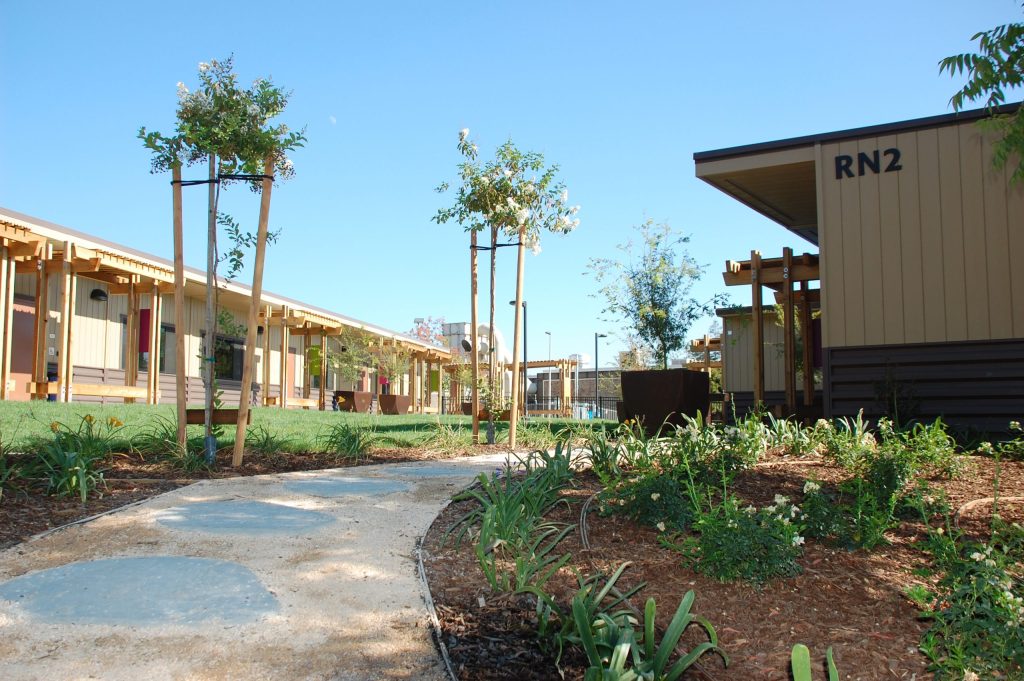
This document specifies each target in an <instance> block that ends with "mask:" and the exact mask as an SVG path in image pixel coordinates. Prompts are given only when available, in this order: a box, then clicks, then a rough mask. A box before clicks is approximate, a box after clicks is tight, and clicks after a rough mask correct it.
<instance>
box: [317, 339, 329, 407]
mask: <svg viewBox="0 0 1024 681" xmlns="http://www.w3.org/2000/svg"><path fill="white" fill-rule="evenodd" d="M319 399H320V411H327V331H326V330H325V329H324V328H323V327H321V328H320V398H319Z"/></svg>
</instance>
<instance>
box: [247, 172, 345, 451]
mask: <svg viewBox="0 0 1024 681" xmlns="http://www.w3.org/2000/svg"><path fill="white" fill-rule="evenodd" d="M273 172H274V161H273V159H269V158H268V159H267V160H266V161H265V162H264V163H263V176H264V177H263V186H262V192H261V194H260V218H259V225H258V227H257V230H256V255H255V261H254V263H253V269H252V297H251V298H250V299H249V321H248V326H246V329H245V355H244V359H243V360H242V394H241V395H240V396H239V398H238V421H237V423H236V424H235V449H234V453H233V454H232V456H231V465H232V466H233V467H234V468H238V467H239V466H241V465H242V455H243V452H244V450H245V426H246V424H248V422H249V394H250V393H251V390H252V375H253V365H254V364H255V363H256V325H257V322H258V318H259V312H260V298H261V297H262V295H263V260H264V256H265V254H266V252H267V224H268V223H269V222H270V191H271V189H272V188H273V186H274V182H273V180H271V179H269V178H270V176H271V174H272V173H273ZM263 333H270V318H269V317H268V318H267V320H266V326H265V328H264V329H263ZM306 338H307V339H308V338H309V336H306ZM321 338H323V336H322V335H321ZM269 359H270V358H269V357H264V358H263V361H264V362H266V361H268V360H269ZM307 361H308V360H307ZM326 361H327V357H326V356H325V354H324V352H323V341H321V346H320V365H321V368H323V366H324V362H326ZM307 366H308V364H307ZM306 373H307V374H308V373H309V372H308V371H307V372H306ZM322 375H323V371H322V370H321V376H322ZM323 389H324V388H323V380H322V379H321V383H320V392H321V394H323ZM322 404H323V401H322V400H321V405H322Z"/></svg>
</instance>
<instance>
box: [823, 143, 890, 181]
mask: <svg viewBox="0 0 1024 681" xmlns="http://www.w3.org/2000/svg"><path fill="white" fill-rule="evenodd" d="M883 159H888V162H887V163H886V164H885V169H884V170H883V169H882V161H883ZM854 161H856V162H857V175H856V176H857V177H863V176H864V173H865V172H867V171H868V170H870V171H871V172H872V173H874V174H875V175H878V174H879V173H895V172H896V171H898V170H903V166H902V165H901V164H900V150H899V149H897V148H896V147H891V148H889V149H886V150H885V151H883V152H881V153H879V151H878V149H875V150H874V151H873V152H871V153H870V154H868V153H865V152H863V151H862V152H860V153H858V154H857V157H856V158H854V157H853V156H850V155H849V154H839V155H838V156H836V179H837V180H841V179H843V178H844V177H854V168H853V164H854Z"/></svg>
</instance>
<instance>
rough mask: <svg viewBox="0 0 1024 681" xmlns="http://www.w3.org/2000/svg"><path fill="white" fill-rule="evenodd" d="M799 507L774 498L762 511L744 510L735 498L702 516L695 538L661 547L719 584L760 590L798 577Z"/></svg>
mask: <svg viewBox="0 0 1024 681" xmlns="http://www.w3.org/2000/svg"><path fill="white" fill-rule="evenodd" d="M801 515H802V514H801V511H800V508H799V507H798V506H796V505H794V504H793V503H792V502H791V501H790V500H789V499H788V498H787V497H784V496H782V495H776V497H775V500H774V503H772V504H769V505H768V506H765V507H763V508H760V509H759V508H757V507H755V506H753V505H747V506H744V505H743V504H741V502H740V500H739V498H738V497H736V496H734V495H728V496H726V498H725V500H724V501H723V502H722V503H720V504H716V505H712V506H711V507H710V509H708V510H706V511H701V512H700V513H699V515H698V516H697V519H696V520H695V521H694V523H693V529H694V530H695V531H696V532H697V534H696V536H692V537H688V538H686V539H684V540H683V542H682V543H681V544H678V545H673V544H671V543H669V542H664V543H665V544H666V545H668V546H671V547H672V548H676V549H678V550H680V551H682V552H683V553H684V555H686V556H688V558H689V560H690V561H691V563H692V564H693V566H694V568H695V569H696V570H697V571H698V572H700V573H702V574H705V575H708V576H709V577H714V578H715V579H718V580H720V581H723V582H732V581H737V580H742V581H745V582H749V583H751V584H753V585H755V586H762V585H764V584H765V583H766V582H768V581H769V580H771V579H774V578H777V577H792V576H794V575H796V574H798V573H799V572H800V565H799V564H798V563H797V559H798V558H799V557H800V556H801V555H802V554H803V546H804V536H803V522H802V519H801Z"/></svg>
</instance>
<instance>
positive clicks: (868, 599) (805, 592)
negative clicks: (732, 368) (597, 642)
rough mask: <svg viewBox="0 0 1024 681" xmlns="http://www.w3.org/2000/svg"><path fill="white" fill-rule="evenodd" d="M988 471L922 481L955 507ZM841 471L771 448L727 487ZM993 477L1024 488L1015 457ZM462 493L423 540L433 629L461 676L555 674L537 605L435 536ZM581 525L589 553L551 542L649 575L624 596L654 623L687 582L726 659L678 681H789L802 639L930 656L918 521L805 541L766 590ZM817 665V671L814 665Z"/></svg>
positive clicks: (574, 668) (644, 538)
mask: <svg viewBox="0 0 1024 681" xmlns="http://www.w3.org/2000/svg"><path fill="white" fill-rule="evenodd" d="M995 474H996V469H995V465H994V462H993V461H992V460H990V459H983V458H974V459H972V460H971V468H970V470H969V471H968V472H967V473H965V474H964V475H963V476H961V477H960V478H958V479H956V480H951V481H950V480H938V479H936V480H931V481H929V482H931V483H932V484H933V485H934V486H936V487H941V488H942V489H944V490H945V491H946V493H947V495H948V498H949V502H950V505H951V506H952V507H953V508H954V509H956V508H958V507H959V506H961V505H963V504H965V503H967V502H968V501H971V500H974V499H978V498H982V497H988V496H991V495H992V490H993V482H994V479H995ZM840 477H842V476H841V471H840V470H838V469H836V468H833V467H831V466H827V465H825V464H824V463H823V462H821V461H820V460H809V461H806V462H792V461H785V460H782V459H778V458H776V459H774V460H770V461H768V462H766V463H765V464H762V465H759V466H757V467H756V468H754V469H752V470H750V471H747V472H745V473H743V474H742V475H741V477H740V478H739V479H738V480H737V483H736V485H735V486H734V487H733V491H735V492H736V493H738V494H739V495H740V496H743V497H744V498H746V499H747V500H749V501H750V502H752V503H755V504H757V505H764V504H768V503H771V502H772V500H773V498H774V495H775V494H784V495H787V496H789V497H790V498H791V499H793V500H794V501H795V502H796V503H799V500H800V499H801V498H802V496H803V495H802V490H803V484H804V481H805V480H807V479H808V478H815V479H817V480H820V481H823V482H826V483H828V482H834V481H836V480H838V479H840ZM999 484H1000V490H1001V491H1000V495H1001V496H1014V495H1021V494H1024V463H1020V462H1003V464H1002V469H1001V472H1000V483H999ZM599 489H600V486H599V484H598V482H597V480H596V479H595V478H594V477H593V476H591V475H588V474H583V475H581V476H579V477H578V479H577V485H576V487H575V488H574V489H572V490H569V491H568V492H567V493H566V494H565V497H566V499H567V500H568V502H569V504H568V507H565V506H564V505H559V506H557V507H556V510H555V511H554V512H553V514H552V515H551V516H550V519H552V520H555V521H558V522H564V523H569V524H578V522H579V517H580V510H581V506H582V504H583V503H584V502H585V501H586V500H587V499H588V498H589V497H590V496H591V495H592V494H594V493H596V492H597V491H598V490H599ZM470 503H471V502H461V503H458V504H452V505H450V506H449V507H448V508H447V509H446V510H445V511H444V512H443V513H442V514H441V515H440V516H439V517H438V519H437V520H436V521H435V523H434V525H433V526H432V528H431V529H430V531H429V533H428V534H427V536H426V537H425V539H424V563H425V567H426V571H427V575H428V580H429V582H430V588H431V592H432V595H433V598H434V601H435V603H436V606H437V611H438V617H439V619H440V621H441V628H442V637H443V640H444V643H445V644H446V646H447V647H448V650H449V653H450V654H451V657H452V660H453V665H454V667H455V668H456V670H457V673H458V676H459V678H460V679H462V680H463V681H475V680H478V679H480V680H483V679H488V680H490V679H526V680H533V679H537V680H541V679H558V678H560V677H559V674H558V672H557V671H556V667H555V660H554V657H553V656H552V655H551V654H548V653H545V652H543V651H541V650H540V648H539V647H538V644H537V636H536V624H535V623H536V616H535V614H534V606H533V602H532V601H531V600H530V599H529V598H527V597H503V596H495V595H493V594H492V593H491V592H490V589H489V587H488V586H487V583H486V581H485V580H484V578H483V575H482V573H481V572H480V568H479V566H478V564H477V562H476V558H475V556H474V554H473V550H472V547H471V545H470V542H465V543H463V545H462V547H461V548H456V547H455V546H454V545H453V542H452V541H449V542H448V543H447V544H446V545H442V539H443V535H444V532H445V531H446V530H447V529H448V528H449V527H451V525H452V523H453V522H454V520H456V519H457V518H458V517H460V516H461V515H462V514H463V513H465V512H466V511H467V510H468V509H469V508H470ZM595 506H596V504H595ZM1000 511H1001V515H1002V517H1003V518H1004V519H1005V520H1008V521H1015V522H1022V521H1024V504H1020V503H1006V504H1004V505H1003V506H1001V508H1000ZM990 513H991V507H990V506H988V505H982V506H980V507H977V508H973V509H971V511H970V513H965V514H964V517H963V518H961V527H962V528H963V529H965V530H966V531H967V532H968V533H969V534H972V535H975V536H977V537H978V538H982V537H985V536H987V528H988V525H987V523H988V520H989V517H990ZM586 523H587V534H588V539H589V544H590V547H589V549H588V548H585V547H584V546H583V545H582V544H581V543H580V533H579V532H578V531H576V532H572V533H570V534H569V535H568V536H567V537H566V539H565V540H563V543H562V544H560V545H559V549H558V551H559V552H560V553H565V552H568V553H571V554H572V556H573V558H572V565H574V566H575V567H576V568H577V569H578V570H580V572H582V573H584V574H588V575H589V574H594V573H596V572H603V573H604V574H606V575H610V574H611V573H612V572H613V571H614V570H615V569H616V568H617V567H618V566H619V565H620V564H621V563H622V562H624V561H631V562H632V565H631V567H629V568H628V569H627V570H626V572H625V573H624V575H623V578H622V579H621V580H620V582H619V586H620V587H623V588H624V587H631V586H634V585H636V584H639V583H642V582H646V583H647V586H646V587H645V588H644V589H643V590H642V591H640V593H638V594H637V595H636V596H634V598H633V605H634V606H635V607H636V608H638V609H640V610H642V608H643V604H644V602H645V601H646V600H647V598H649V597H653V598H655V599H656V601H657V604H658V617H657V624H658V627H659V630H661V631H663V630H664V627H665V626H666V625H667V624H668V621H669V619H671V617H672V615H673V614H674V612H675V608H676V606H677V605H678V603H679V601H680V599H681V598H682V596H683V595H684V594H685V593H686V591H688V590H691V589H692V590H694V591H695V592H696V595H697V599H696V603H695V605H694V608H693V612H696V613H699V614H701V615H704V616H705V617H707V618H708V619H709V620H710V621H711V622H712V624H713V625H714V626H715V629H716V630H717V632H718V636H719V642H720V645H721V647H722V648H723V650H724V651H725V652H726V654H728V656H729V658H730V664H729V666H728V668H726V667H724V665H723V664H722V662H721V659H720V658H717V657H714V656H712V655H707V656H705V657H703V658H701V660H700V661H699V665H700V668H699V669H694V670H692V671H691V672H689V673H688V674H687V675H686V676H685V678H689V679H717V680H722V679H749V680H751V681H757V680H765V681H767V680H769V679H772V680H777V679H788V678H789V673H788V670H789V666H788V665H789V655H790V650H791V648H792V646H793V645H794V644H796V643H805V644H806V645H807V646H808V647H809V648H810V649H811V654H812V659H814V660H824V657H825V650H826V649H827V648H828V647H829V646H832V647H833V649H834V651H835V656H836V662H837V664H838V666H839V671H840V678H843V679H864V680H874V679H878V680H881V679H889V680H891V679H907V680H908V681H909V680H911V679H918V680H921V679H926V678H931V674H929V673H928V672H927V671H926V666H927V661H926V659H925V658H924V656H923V655H922V654H921V653H920V652H918V650H917V646H918V643H919V641H920V638H921V635H922V633H923V632H924V631H925V629H926V628H927V624H926V623H925V622H922V621H921V620H919V619H918V617H917V608H916V607H915V606H914V605H913V604H912V603H911V602H910V601H909V600H908V599H907V598H906V597H905V596H904V595H903V589H904V588H906V587H908V586H910V585H913V584H925V585H926V584H927V582H926V578H924V577H921V576H917V575H915V574H914V569H915V568H919V567H922V566H924V565H925V564H926V555H925V554H924V553H922V552H921V551H920V550H919V549H917V548H916V547H915V542H917V541H918V540H919V539H921V538H922V537H923V536H924V533H923V528H922V526H921V524H920V523H918V522H912V521H909V520H907V521H903V522H901V523H900V525H899V526H898V527H896V528H895V529H894V530H892V531H890V532H889V533H888V535H887V537H888V538H889V541H890V543H889V544H888V545H884V546H881V547H879V548H877V549H875V550H872V551H870V552H866V551H847V550H844V549H841V548H835V547H830V546H826V545H822V544H820V543H815V542H812V541H808V545H807V546H806V550H805V552H804V555H803V557H802V558H801V559H800V565H801V567H802V573H801V574H800V575H798V576H797V577H794V578H790V579H778V580H774V581H772V582H770V583H769V584H767V585H765V586H764V587H763V588H762V589H761V590H758V589H755V588H753V587H751V586H748V585H745V584H741V583H731V584H723V583H719V582H717V581H715V580H714V579H711V578H708V577H705V576H703V575H700V574H698V573H697V572H695V571H694V570H692V569H691V568H689V567H687V566H686V565H684V563H683V559H682V558H681V556H680V554H678V553H676V552H674V551H672V550H670V549H667V548H665V547H663V546H661V545H660V544H659V542H658V535H657V532H656V531H655V530H653V529H650V528H647V527H642V526H638V525H636V524H634V523H633V522H631V521H628V520H625V519H622V518H618V517H602V516H600V515H598V513H596V512H591V513H589V514H588V515H587V519H586ZM576 589H577V582H576V578H575V577H574V576H573V575H572V573H571V572H570V571H569V570H563V571H562V573H560V574H558V575H556V576H555V577H554V578H553V579H552V581H551V582H549V583H548V585H547V587H546V588H545V590H546V591H547V592H548V593H550V594H551V595H552V596H554V597H555V599H556V600H557V601H558V602H559V603H560V604H561V605H562V606H563V607H565V609H566V610H567V609H568V607H567V605H568V602H569V600H570V598H571V596H572V594H573V593H574V592H575V590H576ZM697 633H698V631H697V628H696V627H691V629H690V631H689V632H688V633H687V637H689V638H688V639H687V638H684V642H686V641H687V640H688V645H687V646H686V647H687V649H689V648H692V646H693V645H695V644H696V643H697V642H699V641H700V640H701V639H700V638H699V637H698V636H697ZM561 667H562V671H563V672H564V678H565V679H573V680H575V679H582V678H583V672H584V670H585V667H586V660H585V658H584V657H583V656H582V654H581V653H580V652H579V651H577V650H575V649H567V651H566V653H565V654H564V655H563V657H562V660H561ZM816 668H817V669H818V670H819V671H818V672H817V674H818V676H821V675H822V674H823V668H822V667H821V666H817V667H816Z"/></svg>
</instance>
